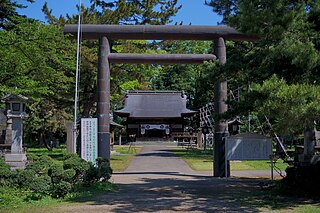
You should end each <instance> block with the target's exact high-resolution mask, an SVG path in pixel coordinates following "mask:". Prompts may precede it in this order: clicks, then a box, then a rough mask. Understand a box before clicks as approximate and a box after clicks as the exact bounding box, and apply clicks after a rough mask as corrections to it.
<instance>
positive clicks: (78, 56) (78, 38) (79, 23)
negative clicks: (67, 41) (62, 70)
mask: <svg viewBox="0 0 320 213" xmlns="http://www.w3.org/2000/svg"><path fill="white" fill-rule="evenodd" d="M81 4H82V2H81V0H79V15H78V34H77V62H76V88H75V94H74V124H73V152H74V153H77V120H78V119H77V111H78V87H79V86H78V84H79V82H78V81H79V61H80V30H81Z"/></svg>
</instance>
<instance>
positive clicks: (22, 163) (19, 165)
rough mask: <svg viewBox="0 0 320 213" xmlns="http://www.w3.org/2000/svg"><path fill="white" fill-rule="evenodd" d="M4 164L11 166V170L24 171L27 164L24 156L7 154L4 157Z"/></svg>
mask: <svg viewBox="0 0 320 213" xmlns="http://www.w3.org/2000/svg"><path fill="white" fill-rule="evenodd" d="M5 161H6V163H7V164H8V165H9V166H11V169H13V170H15V169H24V168H25V167H26V164H27V156H26V154H15V153H8V154H6V155H5Z"/></svg>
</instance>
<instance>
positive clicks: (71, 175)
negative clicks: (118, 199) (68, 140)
mask: <svg viewBox="0 0 320 213" xmlns="http://www.w3.org/2000/svg"><path fill="white" fill-rule="evenodd" d="M28 159H31V160H32V162H31V163H29V164H28V165H27V167H26V168H25V169H24V170H17V171H11V170H10V167H9V166H8V165H7V164H6V163H5V162H4V160H3V159H0V187H3V186H11V187H15V188H18V189H21V190H28V191H32V192H33V193H34V194H35V195H36V197H41V196H42V195H50V196H52V197H55V198H60V197H64V196H65V195H67V194H68V193H70V192H72V191H73V190H74V188H75V186H77V185H84V186H90V185H91V184H94V183H96V182H98V181H108V180H109V178H110V176H111V173H112V171H111V169H110V167H108V166H107V162H106V160H102V159H100V158H99V159H97V166H94V165H93V164H92V163H90V162H87V161H85V160H83V159H81V158H79V157H78V156H77V155H75V154H66V155H65V156H64V160H63V161H58V160H54V159H52V158H51V157H48V156H47V155H43V156H40V157H37V156H35V155H31V156H28Z"/></svg>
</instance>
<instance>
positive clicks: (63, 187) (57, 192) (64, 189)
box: [51, 181, 73, 198]
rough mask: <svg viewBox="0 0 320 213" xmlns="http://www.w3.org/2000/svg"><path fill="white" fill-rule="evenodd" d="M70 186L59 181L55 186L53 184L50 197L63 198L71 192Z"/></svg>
mask: <svg viewBox="0 0 320 213" xmlns="http://www.w3.org/2000/svg"><path fill="white" fill-rule="evenodd" d="M72 188H73V187H72V185H71V183H69V182H66V181H60V182H59V183H57V184H53V186H52V190H51V193H52V194H51V196H52V197H55V198H64V197H65V196H66V195H67V194H68V193H69V192H70V191H71V190H72Z"/></svg>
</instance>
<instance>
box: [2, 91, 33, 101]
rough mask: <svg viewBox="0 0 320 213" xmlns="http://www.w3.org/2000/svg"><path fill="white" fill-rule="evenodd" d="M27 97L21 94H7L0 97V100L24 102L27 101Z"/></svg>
mask: <svg viewBox="0 0 320 213" xmlns="http://www.w3.org/2000/svg"><path fill="white" fill-rule="evenodd" d="M28 101H29V98H28V97H26V96H23V95H15V94H12V93H10V94H8V95H6V96H4V97H3V98H1V102H3V103H11V102H18V103H25V102H28Z"/></svg>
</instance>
